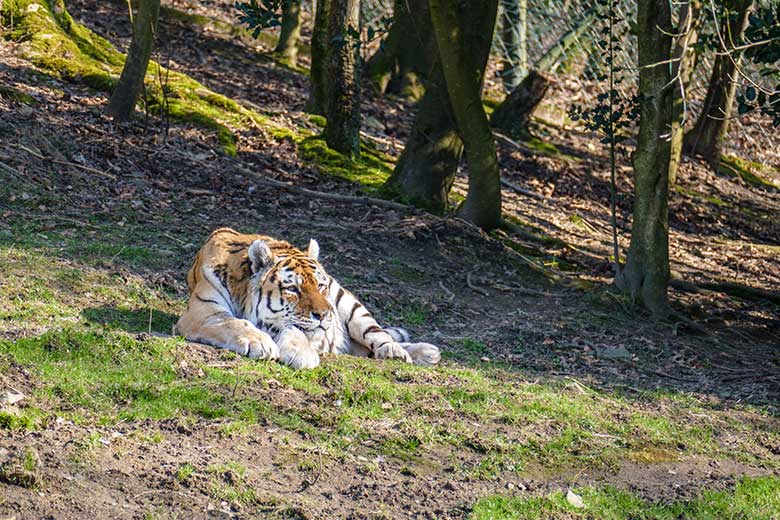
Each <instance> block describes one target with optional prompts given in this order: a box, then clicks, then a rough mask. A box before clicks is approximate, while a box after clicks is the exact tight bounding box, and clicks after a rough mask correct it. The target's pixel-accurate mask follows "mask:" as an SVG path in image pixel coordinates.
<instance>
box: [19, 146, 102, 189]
mask: <svg viewBox="0 0 780 520" xmlns="http://www.w3.org/2000/svg"><path fill="white" fill-rule="evenodd" d="M14 144H15V145H16V146H17V147H18V148H21V149H22V150H24V151H25V152H27V153H29V154H31V155H33V156H34V157H37V158H38V159H40V160H42V161H51V162H53V163H55V164H61V165H63V166H72V167H74V168H79V169H82V170H84V171H86V172H90V173H96V174H97V175H102V176H103V177H108V178H109V179H112V180H116V175H111V174H110V173H106V172H103V171H100V170H96V169H95V168H90V167H89V166H84V165H83V164H78V163H74V162H70V161H60V160H59V159H55V158H54V157H46V156H44V155H41V154H39V153H38V152H35V151H33V150H30V149H29V148H27V147H26V146H24V145H22V144H19V143H14Z"/></svg>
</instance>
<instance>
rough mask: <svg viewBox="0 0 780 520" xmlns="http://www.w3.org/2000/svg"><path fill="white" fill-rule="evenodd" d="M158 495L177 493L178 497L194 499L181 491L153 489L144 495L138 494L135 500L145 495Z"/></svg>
mask: <svg viewBox="0 0 780 520" xmlns="http://www.w3.org/2000/svg"><path fill="white" fill-rule="evenodd" d="M158 493H175V494H177V495H181V496H183V497H187V498H192V495H189V494H187V493H182V492H181V491H176V490H175V489H153V490H151V491H144V492H143V493H138V494H137V495H135V496H134V497H133V500H135V499H137V498H139V497H142V496H144V495H155V494H158Z"/></svg>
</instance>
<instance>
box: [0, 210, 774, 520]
mask: <svg viewBox="0 0 780 520" xmlns="http://www.w3.org/2000/svg"><path fill="white" fill-rule="evenodd" d="M15 224H16V225H14V226H12V229H14V232H13V233H12V234H10V235H8V234H7V235H5V236H3V237H2V239H0V272H3V273H6V274H7V276H6V277H4V279H3V283H2V284H0V331H3V330H4V331H18V328H20V327H21V328H23V329H24V330H26V331H28V332H27V333H26V336H27V337H24V338H20V339H16V340H13V339H6V340H0V359H2V366H3V367H5V369H6V370H7V369H8V367H10V366H12V365H13V366H21V367H23V368H24V369H25V370H27V371H28V372H29V373H30V374H31V375H32V378H33V380H32V381H33V385H34V391H32V395H30V396H28V399H26V400H25V406H23V407H22V408H20V409H18V410H3V411H2V413H0V424H2V425H3V426H5V427H6V428H11V429H24V430H36V429H42V428H47V425H49V424H52V421H53V420H54V418H55V417H64V418H66V419H69V420H72V421H74V422H76V423H77V424H82V425H85V426H90V425H91V426H98V427H102V428H111V427H112V426H115V425H117V424H119V423H120V422H129V423H134V422H142V421H145V420H147V419H151V420H163V419H170V418H175V419H176V420H179V421H185V422H187V421H189V422H195V421H199V420H207V421H214V422H217V423H219V424H220V426H219V428H220V431H222V432H223V433H224V434H225V435H229V436H242V435H251V434H252V432H254V431H256V429H257V428H259V427H261V426H263V425H267V424H268V423H271V424H273V425H274V426H275V427H278V428H281V429H282V430H284V431H288V432H292V433H296V434H300V435H302V436H303V437H304V438H307V439H309V441H310V442H312V443H314V444H315V445H317V446H318V447H319V448H321V449H324V451H325V453H326V454H327V455H328V457H329V458H330V459H331V460H334V461H338V460H345V457H348V456H347V455H346V453H347V452H348V450H347V449H346V448H347V447H349V446H353V447H354V445H355V441H356V440H358V441H360V445H361V446H366V447H364V448H361V451H362V452H364V453H365V455H367V457H366V460H368V462H363V463H361V464H364V465H365V466H366V468H364V469H365V471H369V472H370V471H371V467H370V466H371V464H372V463H371V462H370V460H371V458H372V457H374V456H376V455H382V456H383V457H386V458H389V459H391V460H395V461H397V463H398V464H399V465H402V466H404V467H406V468H407V469H406V470H405V471H410V472H412V473H414V472H417V471H427V470H429V469H430V468H427V465H428V464H429V463H428V462H426V454H428V453H431V452H433V451H436V450H441V449H444V450H447V451H450V450H452V451H459V452H462V453H465V454H467V458H466V460H465V461H464V462H463V463H462V464H461V465H460V467H459V468H458V472H462V474H464V475H469V476H470V478H477V479H486V480H490V479H493V478H495V477H497V476H498V475H501V474H521V475H522V474H525V473H527V472H529V471H530V472H532V473H535V474H538V473H539V472H540V471H541V472H542V474H544V475H552V474H556V473H558V472H562V471H568V470H570V469H572V468H577V469H583V468H591V469H596V470H598V469H608V468H614V467H616V466H618V465H619V464H620V462H621V461H623V460H632V461H642V462H650V463H652V462H657V461H675V460H686V459H690V458H692V457H695V456H699V455H706V456H707V457H713V458H716V459H727V460H735V459H736V460H739V461H742V462H745V463H748V464H751V465H754V466H758V467H764V468H768V469H769V468H776V467H777V466H778V460H777V458H776V457H774V456H772V454H771V452H770V451H769V450H768V447H769V446H776V445H778V444H780V433H778V432H776V431H771V429H770V427H769V424H770V423H771V418H770V417H769V416H766V415H764V414H763V413H762V412H761V411H760V410H755V409H751V408H749V407H741V411H740V415H739V417H737V416H735V415H732V414H731V413H729V411H728V410H727V409H725V408H723V407H721V406H720V405H712V404H708V403H706V402H703V401H700V400H699V399H698V398H696V397H694V396H688V395H675V394H661V393H643V394H641V395H639V396H636V395H633V394H632V395H630V396H629V395H624V394H621V393H616V392H606V391H600V390H594V389H590V388H587V387H585V386H583V385H582V384H580V383H579V382H577V381H575V380H573V379H559V380H556V379H550V380H540V381H537V382H533V383H531V382H529V381H527V380H525V378H524V377H523V374H521V373H517V372H513V371H512V370H511V369H509V368H508V367H500V366H498V367H496V366H486V365H484V364H481V363H478V362H477V360H478V359H479V357H480V356H482V355H484V353H485V352H484V350H485V347H484V345H482V344H481V343H480V341H479V339H478V338H474V339H471V340H467V341H464V343H463V345H462V349H461V354H460V355H459V358H458V359H452V358H450V361H448V362H447V363H445V365H444V366H443V367H441V368H438V369H435V370H428V369H422V368H419V367H414V366H408V365H403V364H400V363H395V362H391V363H377V362H374V361H370V360H361V359H355V358H347V357H342V358H337V359H330V360H328V361H327V362H326V363H324V364H323V365H322V366H320V367H319V368H317V369H315V370H312V371H306V372H295V371H292V370H290V369H288V368H286V367H283V366H280V365H278V364H276V363H267V362H256V361H250V360H246V359H239V358H237V357H235V356H234V355H232V354H230V353H227V352H224V353H223V354H222V357H223V359H224V360H225V363H226V366H224V367H215V366H213V365H210V364H209V363H207V362H206V360H205V359H199V358H198V357H197V356H195V357H194V359H188V361H189V363H190V364H191V365H192V366H191V367H190V369H188V370H182V369H181V361H182V359H181V357H180V352H181V347H182V345H183V342H182V340H181V339H177V338H170V339H166V338H157V337H154V336H149V335H140V336H139V333H141V332H148V331H151V332H153V333H154V332H160V333H165V332H167V331H169V330H170V326H171V324H172V323H173V321H174V320H175V319H176V314H177V313H178V312H179V311H180V310H181V309H182V306H183V301H182V300H181V299H180V298H177V297H175V296H174V295H171V294H169V293H167V292H165V291H162V290H160V289H159V288H155V287H153V286H151V285H149V284H148V282H146V281H145V280H144V278H142V277H140V276H137V275H128V274H126V273H124V272H123V270H122V269H121V266H122V265H126V266H128V267H130V268H134V269H135V270H140V269H147V270H154V268H155V267H157V266H160V267H163V266H165V265H166V264H168V263H169V262H170V261H171V260H172V259H173V258H174V257H175V256H176V255H175V254H174V253H173V252H172V251H167V252H166V249H167V248H169V249H170V250H175V249H176V246H175V245H174V244H170V243H167V242H166V240H167V239H166V238H165V237H164V236H162V235H147V234H145V232H143V231H140V232H139V233H138V234H137V235H136V236H135V237H133V239H132V240H130V241H128V242H127V243H126V244H125V245H124V246H122V247H119V246H106V245H105V244H110V243H112V242H113V240H112V239H111V237H113V236H115V235H114V234H115V233H116V230H115V228H114V227H113V226H111V225H105V224H104V225H103V226H101V225H97V224H95V226H96V230H95V231H94V233H92V235H91V236H89V235H86V236H83V235H82V236H80V237H79V238H78V239H75V238H73V237H71V236H68V235H67V233H65V234H63V233H64V232H59V231H54V230H53V231H51V232H49V233H47V234H46V235H45V236H40V235H36V234H31V233H29V232H28V231H27V230H26V229H25V224H24V223H22V222H18V223H15ZM142 244H146V245H145V246H144V245H142ZM150 244H154V245H150ZM474 362H476V364H474ZM237 387H240V388H242V389H252V390H251V391H246V390H245V391H242V392H238V393H236V392H235V389H236V388H237ZM278 387H282V388H286V389H288V391H289V392H290V393H291V394H292V395H294V398H293V399H288V400H286V401H284V402H281V403H279V402H274V400H272V399H271V396H272V395H273V393H274V392H275V390H274V388H278ZM147 429H148V428H147ZM88 441H89V439H86V440H85V442H88ZM423 468H426V469H423ZM542 468H543V469H542ZM245 491H246V490H245ZM497 500H502V499H497ZM485 504H488V503H487V502H486V503H485ZM483 505H484V504H483ZM484 507H488V506H484ZM490 507H493V506H490ZM501 507H504V506H501ZM512 507H514V506H512ZM545 507H546V506H545ZM550 507H552V506H550ZM478 518H479V517H478ZM485 518H492V517H491V516H486V517H485ZM497 518H499V517H497Z"/></svg>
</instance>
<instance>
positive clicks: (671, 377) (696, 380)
mask: <svg viewBox="0 0 780 520" xmlns="http://www.w3.org/2000/svg"><path fill="white" fill-rule="evenodd" d="M646 372H649V373H651V374H655V375H657V376H659V377H666V378H668V379H674V380H676V381H682V382H684V383H698V382H699V380H698V379H690V378H687V377H680V376H674V375H672V374H669V373H666V372H660V371H658V370H647V371H646Z"/></svg>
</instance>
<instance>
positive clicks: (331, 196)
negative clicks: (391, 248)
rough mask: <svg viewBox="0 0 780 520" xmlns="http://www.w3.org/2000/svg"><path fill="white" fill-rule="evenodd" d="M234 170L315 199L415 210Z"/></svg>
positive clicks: (378, 200)
mask: <svg viewBox="0 0 780 520" xmlns="http://www.w3.org/2000/svg"><path fill="white" fill-rule="evenodd" d="M236 170H237V171H238V172H239V173H241V174H243V175H248V176H250V177H253V178H254V179H255V181H256V182H258V183H260V184H265V185H267V186H272V187H274V188H279V189H283V190H287V191H290V192H292V193H299V194H301V195H306V196H307V197H313V198H315V199H324V200H335V201H337V202H344V203H346V204H366V205H371V206H380V207H384V208H391V209H395V210H399V211H406V212H413V211H415V208H413V207H411V206H407V205H406V204H401V203H400V202H393V201H392V200H384V199H375V198H373V197H365V196H360V197H358V196H352V195H341V194H338V193H325V192H323V191H315V190H310V189H307V188H301V187H298V186H293V185H292V184H288V183H286V182H282V181H277V180H276V179H270V178H268V177H263V176H262V175H260V174H259V173H255V172H253V171H251V170H249V169H247V168H244V167H243V166H240V165H236Z"/></svg>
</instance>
